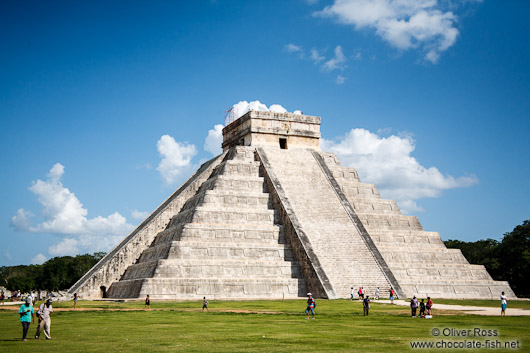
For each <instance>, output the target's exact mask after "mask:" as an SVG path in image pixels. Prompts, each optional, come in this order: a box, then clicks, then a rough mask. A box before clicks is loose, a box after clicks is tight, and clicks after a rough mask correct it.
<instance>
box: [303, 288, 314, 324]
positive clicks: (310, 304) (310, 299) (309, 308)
mask: <svg viewBox="0 0 530 353" xmlns="http://www.w3.org/2000/svg"><path fill="white" fill-rule="evenodd" d="M307 297H308V298H307V308H306V309H305V313H306V314H307V316H306V320H308V319H309V312H310V311H311V314H312V315H313V320H315V306H316V302H315V299H313V295H312V294H311V293H307Z"/></svg>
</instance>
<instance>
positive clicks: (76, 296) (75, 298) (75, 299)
mask: <svg viewBox="0 0 530 353" xmlns="http://www.w3.org/2000/svg"><path fill="white" fill-rule="evenodd" d="M78 299H79V296H78V295H77V293H74V310H75V309H77V300H78Z"/></svg>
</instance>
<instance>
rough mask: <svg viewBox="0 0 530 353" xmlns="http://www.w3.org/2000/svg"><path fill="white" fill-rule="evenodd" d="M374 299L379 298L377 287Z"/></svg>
mask: <svg viewBox="0 0 530 353" xmlns="http://www.w3.org/2000/svg"><path fill="white" fill-rule="evenodd" d="M375 300H379V287H377V289H376V290H375Z"/></svg>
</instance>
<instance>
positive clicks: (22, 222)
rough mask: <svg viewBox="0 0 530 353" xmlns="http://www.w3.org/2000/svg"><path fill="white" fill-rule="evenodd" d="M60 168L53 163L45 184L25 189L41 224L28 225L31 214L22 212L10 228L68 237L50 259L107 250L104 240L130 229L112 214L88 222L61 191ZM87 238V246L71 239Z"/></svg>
mask: <svg viewBox="0 0 530 353" xmlns="http://www.w3.org/2000/svg"><path fill="white" fill-rule="evenodd" d="M63 174H64V166H63V165H61V164H60V163H56V164H55V165H54V166H53V167H52V168H51V169H50V172H49V173H48V178H47V179H46V180H40V179H38V180H37V181H35V182H33V185H32V186H31V187H30V188H29V190H30V191H31V192H33V193H34V194H35V195H36V196H37V199H38V201H39V203H40V204H41V206H42V209H41V212H40V214H41V216H42V218H43V222H41V223H38V224H36V225H34V226H33V225H32V222H31V217H32V216H33V214H32V213H31V212H29V211H25V210H24V209H19V210H18V211H17V214H16V215H15V216H13V217H12V218H11V222H10V224H11V226H12V227H13V228H14V229H15V230H18V231H29V232H34V233H53V234H67V235H69V236H70V237H69V238H66V239H64V240H63V241H61V242H60V243H59V244H57V245H53V246H52V247H51V249H52V251H53V253H52V252H50V254H53V255H75V254H77V251H81V250H84V249H85V248H87V247H93V248H94V249H95V251H99V250H108V249H105V248H104V247H103V246H104V244H105V243H106V242H107V241H108V240H107V239H108V238H112V237H123V236H125V235H126V234H128V233H129V232H130V231H131V230H132V228H133V226H132V225H130V224H128V223H127V220H126V219H125V218H124V217H123V216H122V215H120V214H119V213H118V212H115V213H113V214H111V215H109V216H108V217H102V216H98V217H95V218H91V219H88V218H87V217H86V216H87V214H88V211H87V209H85V208H84V207H83V205H82V203H81V202H80V201H79V199H78V198H77V196H76V195H75V194H74V193H73V192H71V191H70V190H69V189H68V188H66V187H64V185H63V183H62V181H61V179H62V176H63ZM75 237H79V238H80V239H83V238H86V237H91V239H93V241H92V243H91V244H88V243H85V242H82V241H81V242H79V241H78V240H76V239H75Z"/></svg>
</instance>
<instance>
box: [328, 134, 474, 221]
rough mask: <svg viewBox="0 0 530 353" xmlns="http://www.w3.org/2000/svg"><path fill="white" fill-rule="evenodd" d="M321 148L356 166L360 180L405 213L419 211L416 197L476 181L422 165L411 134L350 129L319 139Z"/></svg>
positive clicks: (435, 195) (435, 193) (436, 194)
mask: <svg viewBox="0 0 530 353" xmlns="http://www.w3.org/2000/svg"><path fill="white" fill-rule="evenodd" d="M321 148H322V149H323V150H324V151H329V152H333V153H335V154H336V155H337V157H338V158H339V160H340V161H341V163H342V164H343V165H345V166H349V167H354V168H356V169H357V171H358V173H359V176H360V178H361V181H363V182H367V183H374V184H376V185H377V187H378V189H379V191H380V192H381V195H382V196H383V197H385V198H389V199H393V200H396V201H397V203H398V204H399V206H400V208H401V209H402V210H403V211H404V212H406V213H407V212H418V211H422V209H421V207H420V206H418V205H417V204H416V200H419V199H422V198H426V197H438V196H440V195H441V193H442V191H443V190H447V189H453V188H460V187H469V186H472V185H474V184H476V183H477V182H478V179H477V178H476V177H475V176H474V175H471V176H465V177H459V178H454V177H452V176H450V175H443V174H442V173H441V172H440V171H439V170H438V169H437V168H436V167H429V168H426V167H424V166H422V165H421V164H420V163H419V162H418V161H417V160H416V159H415V158H414V157H412V155H411V154H412V152H413V151H414V149H415V145H414V140H413V139H412V137H410V136H402V137H399V136H395V135H392V136H389V137H380V136H378V135H376V134H374V133H372V132H370V131H368V130H365V129H352V130H351V131H350V132H349V133H347V134H346V135H345V136H343V137H340V138H338V139H337V140H336V141H332V140H324V139H321Z"/></svg>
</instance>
